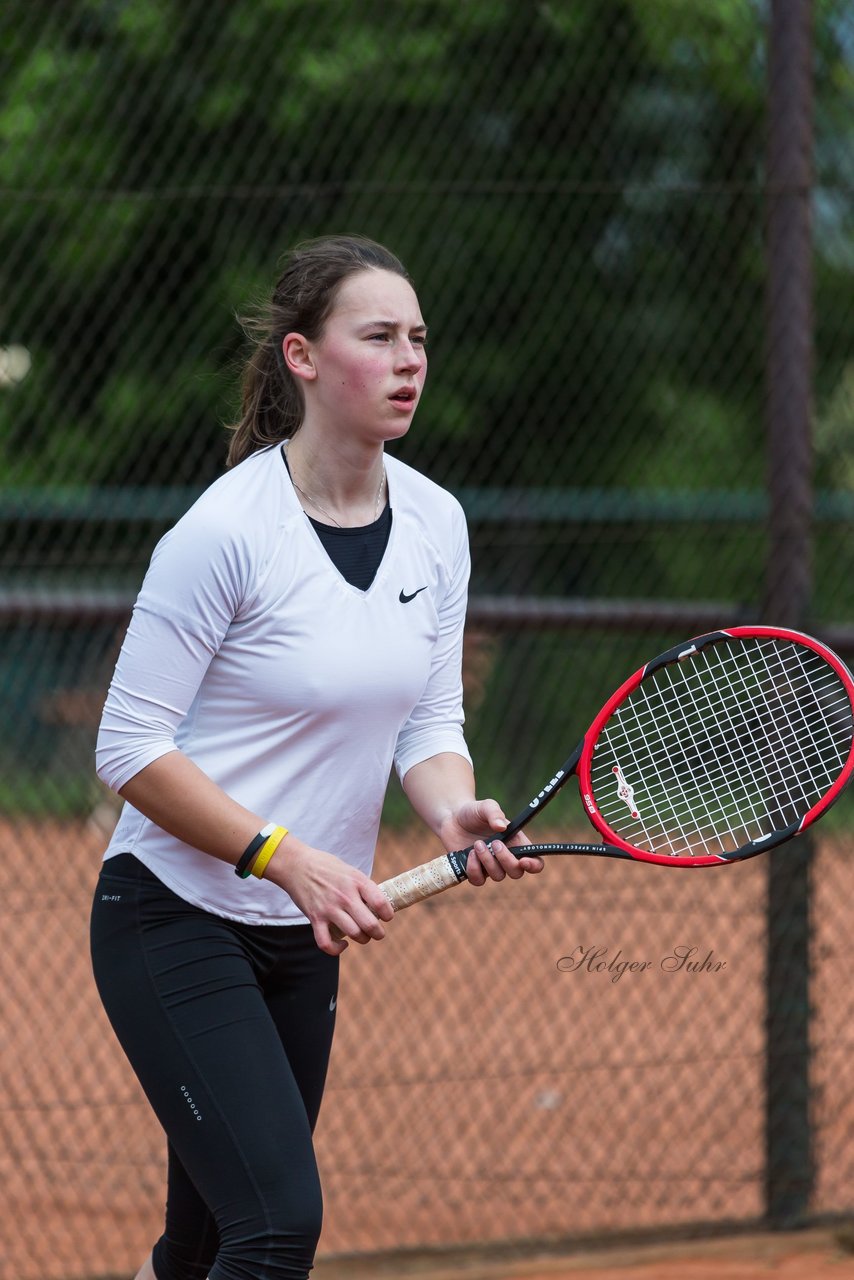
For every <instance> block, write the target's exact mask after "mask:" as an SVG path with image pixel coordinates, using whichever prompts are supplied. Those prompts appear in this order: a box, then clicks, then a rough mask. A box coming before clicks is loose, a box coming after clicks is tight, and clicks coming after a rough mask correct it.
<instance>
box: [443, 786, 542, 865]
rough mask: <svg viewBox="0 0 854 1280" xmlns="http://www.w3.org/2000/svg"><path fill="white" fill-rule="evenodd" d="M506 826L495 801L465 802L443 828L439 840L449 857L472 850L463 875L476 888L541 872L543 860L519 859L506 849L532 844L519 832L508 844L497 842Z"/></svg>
mask: <svg viewBox="0 0 854 1280" xmlns="http://www.w3.org/2000/svg"><path fill="white" fill-rule="evenodd" d="M506 826H507V816H506V814H505V813H504V812H503V811H502V808H501V806H500V804H499V803H498V801H497V800H469V801H466V802H465V803H464V804H462V805H461V806H460V807H459V809H458V810H457V811H456V813H454V814H453V815H452V818H451V819H450V821H449V822H448V823H446V824H445V825H444V826H443V828H442V840H443V841H444V844H445V848H446V849H447V850H448V852H449V853H450V852H451V851H452V850H455V849H467V848H468V846H469V845H471V846H472V851H471V853H470V854H469V857H468V863H467V864H466V875H467V876H468V878H469V880H470V881H471V883H472V884H474V885H478V886H479V885H482V884H486V881H487V880H503V879H504V877H505V876H509V877H510V879H511V880H519V879H521V877H522V876H523V875H525V873H526V872H527V873H529V874H536V873H537V872H539V871H542V869H543V866H544V865H545V864H544V863H543V859H542V858H526V857H521V858H518V857H517V856H516V855H515V854H514V853H511V852H510V847H508V846H511V847H512V848H518V847H519V846H521V845H526V844H530V843H531V842H530V840H529V839H528V837H527V836H526V835H523V833H522V832H521V831H518V832H517V833H516V835H515V836H513V838H512V839H511V840H509V841H508V842H507V844H505V843H504V841H503V840H501V839H500V838H498V837H499V836H500V833H501V832H502V831H503V830H504V829H505V827H506ZM491 832H494V833H495V836H494V837H493V836H492V835H491V834H487V833H491ZM485 834H486V838H485V839H484V835H485Z"/></svg>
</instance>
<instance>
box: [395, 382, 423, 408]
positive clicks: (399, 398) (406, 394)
mask: <svg viewBox="0 0 854 1280" xmlns="http://www.w3.org/2000/svg"><path fill="white" fill-rule="evenodd" d="M417 398H418V393H417V391H416V390H415V388H414V387H398V389H397V391H393V392H392V393H391V395H390V396H389V400H391V402H392V404H395V405H399V406H400V407H401V408H409V407H410V406H411V405H414V404H415V401H416V400H417Z"/></svg>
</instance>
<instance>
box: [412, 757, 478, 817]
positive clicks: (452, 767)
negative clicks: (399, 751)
mask: <svg viewBox="0 0 854 1280" xmlns="http://www.w3.org/2000/svg"><path fill="white" fill-rule="evenodd" d="M403 789H404V791H405V792H406V796H407V799H408V800H409V803H410V804H411V805H412V807H413V809H414V810H415V812H416V813H417V814H418V816H419V818H421V819H422V820H423V821H424V822H425V823H426V824H427V826H428V827H429V828H430V830H431V831H433V832H434V833H435V834H436V835H437V836H439V837H440V838H441V836H442V832H443V830H446V829H447V827H448V824H449V823H451V822H453V819H454V815H455V814H457V813H458V812H459V810H460V808H461V807H462V806H463V805H464V804H467V803H470V802H473V801H474V798H475V782H474V773H473V772H472V767H471V765H470V764H469V762H468V760H466V759H464V757H463V756H460V755H457V754H456V753H455V752H452V751H444V752H442V753H440V754H439V755H436V756H430V758H429V759H428V760H422V761H421V763H420V764H416V765H413V767H412V768H411V769H410V770H409V771H408V773H407V774H406V776H405V777H404V779H403Z"/></svg>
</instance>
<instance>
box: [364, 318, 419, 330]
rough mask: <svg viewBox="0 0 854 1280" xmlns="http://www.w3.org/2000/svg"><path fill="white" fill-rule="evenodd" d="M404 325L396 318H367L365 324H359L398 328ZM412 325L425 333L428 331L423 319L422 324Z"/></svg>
mask: <svg viewBox="0 0 854 1280" xmlns="http://www.w3.org/2000/svg"><path fill="white" fill-rule="evenodd" d="M403 327H404V326H402V325H399V324H398V322H397V321H396V320H366V321H365V322H364V324H361V325H359V328H360V329H398V328H403ZM411 327H412V329H420V330H422V331H423V332H424V333H426V332H427V326H426V324H425V323H424V321H423V320H422V321H421V323H420V324H414V325H412V326H411Z"/></svg>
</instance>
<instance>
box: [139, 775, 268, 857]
mask: <svg viewBox="0 0 854 1280" xmlns="http://www.w3.org/2000/svg"><path fill="white" fill-rule="evenodd" d="M120 794H121V796H122V798H123V799H124V800H127V801H129V803H130V804H132V805H133V807H134V808H135V809H138V810H139V812H140V813H143V814H145V816H146V818H150V819H151V821H152V822H155V823H156V824H157V826H158V827H162V828H163V830H164V831H168V832H169V834H170V835H173V836H176V837H177V839H179V840H183V841H184V843H185V844H189V845H192V846H193V847H194V848H195V849H201V851H202V852H203V853H209V854H211V855H212V856H213V857H214V858H221V859H222V860H223V861H224V862H231V863H235V862H237V860H238V858H239V857H240V855H241V853H242V852H243V850H244V849H245V848H246V846H247V845H248V844H249V842H250V840H252V838H253V837H254V836H255V835H256V834H257V832H258V831H259V830H260V829H261V827H263V826H264V825H265V824H266V823H267V822H269V821H271V820H273V819H275V818H276V816H277V815H275V814H257V813H252V811H251V810H249V809H245V808H244V807H243V805H241V804H238V803H237V801H236V800H233V799H232V798H231V797H230V796H229V795H227V794H226V793H225V792H224V791H223V790H222V788H221V787H219V786H217V784H216V783H215V782H213V781H212V780H211V779H210V778H209V777H208V776H207V774H205V773H203V772H202V770H201V769H200V768H199V767H198V765H196V764H194V763H193V761H192V760H190V759H189V758H188V757H187V756H185V755H183V754H182V753H181V752H180V751H170V752H169V753H168V754H167V755H165V756H161V757H160V758H159V759H158V760H155V761H154V762H153V764H150V765H147V766H146V768H144V769H141V770H140V772H139V773H137V774H136V775H135V776H134V777H133V778H131V780H130V781H129V782H127V783H125V785H124V786H123V787H122V788H121V792H120Z"/></svg>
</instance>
